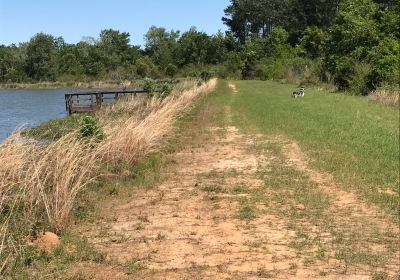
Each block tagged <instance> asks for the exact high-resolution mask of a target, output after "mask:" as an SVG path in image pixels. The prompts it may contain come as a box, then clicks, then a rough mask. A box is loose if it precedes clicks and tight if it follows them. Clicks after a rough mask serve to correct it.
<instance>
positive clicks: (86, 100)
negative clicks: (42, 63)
mask: <svg viewBox="0 0 400 280" xmlns="http://www.w3.org/2000/svg"><path fill="white" fill-rule="evenodd" d="M139 93H148V91H146V90H144V89H142V88H133V89H126V90H110V91H91V92H79V93H67V94H65V107H66V110H67V111H68V114H70V115H72V114H77V113H90V112H95V111H97V110H99V109H100V108H101V107H102V106H103V105H106V104H111V103H113V102H115V101H116V100H117V99H118V98H121V97H123V96H127V95H128V94H134V95H136V94H139Z"/></svg>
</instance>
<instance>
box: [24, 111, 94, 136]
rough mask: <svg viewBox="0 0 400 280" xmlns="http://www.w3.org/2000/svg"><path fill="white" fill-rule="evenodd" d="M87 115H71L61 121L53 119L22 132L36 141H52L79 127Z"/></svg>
mask: <svg viewBox="0 0 400 280" xmlns="http://www.w3.org/2000/svg"><path fill="white" fill-rule="evenodd" d="M85 116H87V115H83V114H82V115H72V116H67V117H65V118H62V119H55V120H50V121H48V122H45V123H43V124H41V125H39V126H37V127H33V128H29V129H26V130H24V131H23V132H22V135H23V136H25V137H30V138H34V139H36V140H47V141H52V140H56V139H59V138H60V137H62V136H64V135H66V134H67V133H69V132H72V131H73V130H76V129H78V128H79V127H80V122H81V120H82V119H83V118H84V117H85Z"/></svg>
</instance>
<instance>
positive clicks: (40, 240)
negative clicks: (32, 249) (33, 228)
mask: <svg viewBox="0 0 400 280" xmlns="http://www.w3.org/2000/svg"><path fill="white" fill-rule="evenodd" d="M32 243H33V244H35V245H36V246H37V247H38V248H39V250H40V251H42V252H52V251H53V250H54V249H55V248H57V247H58V246H59V245H60V244H61V240H60V238H59V237H58V235H57V234H54V233H52V232H50V231H46V232H44V233H42V234H40V235H38V237H37V238H36V239H34V240H32Z"/></svg>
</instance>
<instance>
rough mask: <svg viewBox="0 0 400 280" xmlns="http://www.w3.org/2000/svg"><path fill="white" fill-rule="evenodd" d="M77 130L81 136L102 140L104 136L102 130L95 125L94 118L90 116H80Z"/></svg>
mask: <svg viewBox="0 0 400 280" xmlns="http://www.w3.org/2000/svg"><path fill="white" fill-rule="evenodd" d="M79 132H80V136H81V137H82V138H88V137H96V138H97V139H99V140H103V139H104V137H105V134H104V132H103V130H102V129H101V128H100V127H99V126H98V125H97V121H96V119H95V118H94V117H92V116H85V117H83V118H82V120H81V121H80V130H79Z"/></svg>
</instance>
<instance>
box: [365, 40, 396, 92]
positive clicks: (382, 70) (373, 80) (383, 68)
mask: <svg viewBox="0 0 400 280" xmlns="http://www.w3.org/2000/svg"><path fill="white" fill-rule="evenodd" d="M369 58H370V62H371V71H370V73H369V75H368V84H369V87H370V88H376V87H378V86H380V85H381V84H382V82H386V83H388V84H391V85H398V84H399V83H400V43H399V41H398V40H397V39H394V38H384V39H383V40H381V41H380V43H379V45H378V46H376V47H374V48H373V49H372V50H371V51H370V53H369Z"/></svg>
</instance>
